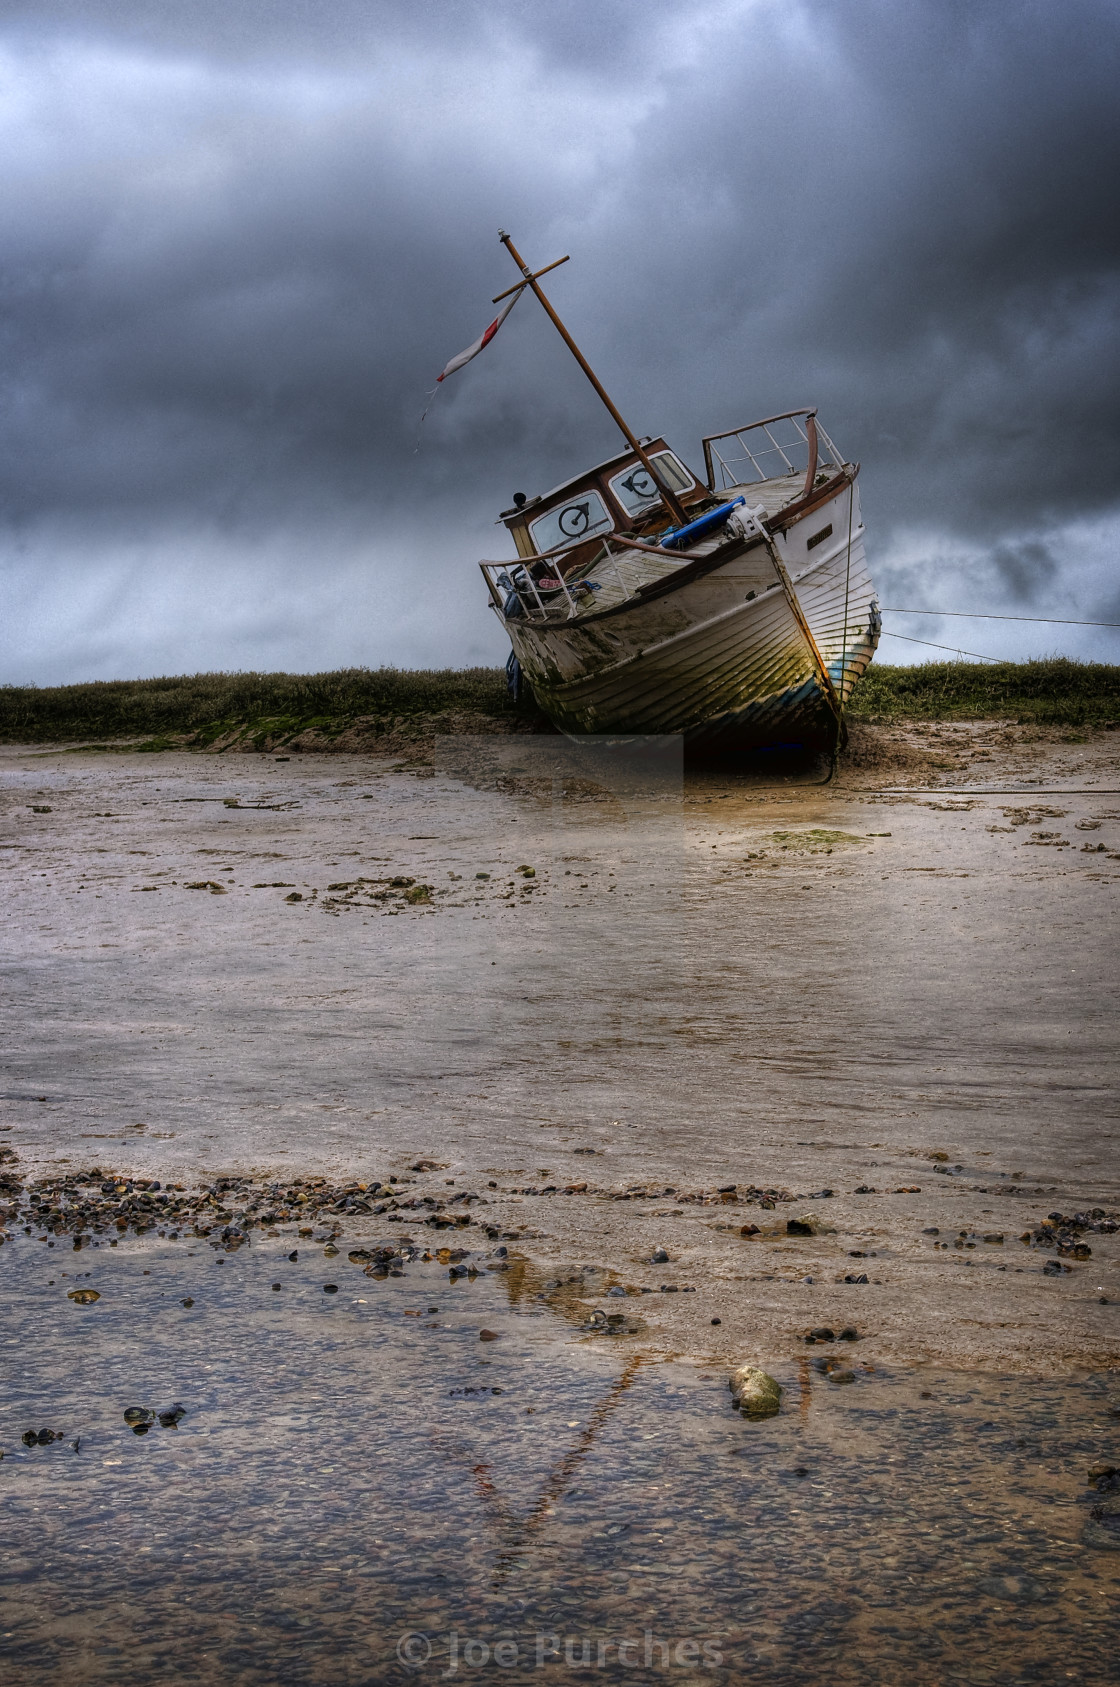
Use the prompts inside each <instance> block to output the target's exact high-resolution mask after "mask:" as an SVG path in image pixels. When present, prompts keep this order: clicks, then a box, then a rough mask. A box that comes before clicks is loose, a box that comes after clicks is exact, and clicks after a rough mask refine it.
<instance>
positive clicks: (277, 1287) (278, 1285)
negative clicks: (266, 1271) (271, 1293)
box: [272, 1283, 284, 1289]
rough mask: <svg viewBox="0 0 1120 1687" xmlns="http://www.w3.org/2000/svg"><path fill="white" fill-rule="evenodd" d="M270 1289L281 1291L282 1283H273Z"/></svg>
mask: <svg viewBox="0 0 1120 1687" xmlns="http://www.w3.org/2000/svg"><path fill="white" fill-rule="evenodd" d="M272 1287H273V1288H274V1289H282V1288H283V1287H284V1285H283V1283H273V1285H272Z"/></svg>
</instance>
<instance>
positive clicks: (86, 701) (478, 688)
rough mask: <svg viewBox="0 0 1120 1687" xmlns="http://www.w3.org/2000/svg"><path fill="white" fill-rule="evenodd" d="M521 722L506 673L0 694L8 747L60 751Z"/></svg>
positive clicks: (368, 673) (362, 675) (259, 678)
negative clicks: (371, 727) (73, 743)
mask: <svg viewBox="0 0 1120 1687" xmlns="http://www.w3.org/2000/svg"><path fill="white" fill-rule="evenodd" d="M515 713H516V710H515V708H514V705H513V704H512V703H511V702H510V699H509V696H508V694H507V691H506V676H505V673H504V672H503V671H502V669H500V668H442V669H418V670H402V669H398V668H372V669H370V668H342V669H339V670H338V671H337V672H335V673H326V674H252V673H250V674H184V675H180V676H176V677H169V678H163V679H145V680H94V681H90V682H89V683H87V684H84V685H54V686H2V687H0V742H4V743H8V744H11V743H48V742H49V743H60V742H64V741H68V740H76V739H91V738H92V739H114V738H135V737H146V738H151V739H155V740H156V741H157V743H158V742H159V741H160V740H162V739H165V738H170V737H171V736H172V735H175V736H178V735H180V734H183V733H186V734H189V735H190V737H191V739H192V740H193V741H194V742H196V743H198V744H200V745H205V744H208V743H212V742H213V741H214V739H216V738H220V737H222V736H223V735H224V734H225V733H228V732H230V731H233V730H235V729H237V728H239V727H250V728H251V729H252V730H253V731H254V732H262V733H267V734H268V735H269V736H275V735H281V736H286V735H289V734H293V733H297V732H304V731H307V730H309V729H315V730H318V731H319V732H324V733H327V734H328V735H331V734H337V733H339V732H341V731H344V730H345V729H346V727H348V726H349V725H351V724H352V723H353V722H354V721H356V720H364V721H371V722H377V723H380V724H383V725H384V727H385V729H386V730H390V729H391V728H393V727H394V726H399V725H400V724H407V723H409V722H417V723H419V722H421V721H426V720H431V718H432V717H433V716H440V715H443V716H446V715H449V714H451V715H454V714H467V715H490V716H498V717H503V718H508V717H510V716H512V715H514V714H515Z"/></svg>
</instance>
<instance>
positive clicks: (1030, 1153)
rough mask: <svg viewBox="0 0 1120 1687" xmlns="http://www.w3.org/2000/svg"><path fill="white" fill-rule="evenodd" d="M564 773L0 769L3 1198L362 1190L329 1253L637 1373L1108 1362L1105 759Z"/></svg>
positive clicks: (534, 751)
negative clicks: (451, 1247) (606, 1335)
mask: <svg viewBox="0 0 1120 1687" xmlns="http://www.w3.org/2000/svg"><path fill="white" fill-rule="evenodd" d="M570 748H571V747H570V746H568V745H567V744H566V741H562V740H551V739H531V740H521V741H513V740H502V741H501V742H500V743H498V742H496V741H493V740H485V739H467V738H461V739H451V738H449V739H444V740H438V741H437V743H436V746H435V749H434V752H433V753H432V755H431V756H430V757H421V758H420V759H419V760H418V761H417V762H416V763H411V764H410V763H400V762H396V763H394V762H392V761H389V760H386V759H384V758H382V759H376V758H372V757H369V756H354V755H330V754H317V755H300V754H290V755H288V756H287V757H285V758H283V759H276V758H274V757H272V756H260V755H257V756H248V755H237V756H221V755H206V754H197V753H193V754H188V753H164V754H138V753H130V752H128V751H124V752H120V753H113V754H106V753H103V752H84V751H82V750H81V749H80V748H78V749H65V748H64V749H59V750H56V749H51V750H50V751H44V750H43V749H42V748H41V747H36V746H32V747H20V746H16V747H8V748H5V749H4V750H3V751H2V752H0V787H2V792H3V830H2V836H0V842H2V844H3V850H2V852H0V853H2V857H3V861H4V867H3V871H4V874H5V897H4V901H5V907H6V911H7V921H6V924H7V939H6V944H5V951H6V953H5V972H6V975H7V983H8V1006H7V1010H6V1019H7V1027H8V1034H7V1037H6V1044H7V1053H6V1056H5V1060H4V1065H5V1072H4V1082H3V1098H2V1112H0V1117H2V1119H3V1133H4V1134H3V1136H2V1138H0V1141H2V1143H3V1144H4V1145H5V1146H6V1147H7V1148H9V1149H10V1150H12V1151H13V1152H14V1154H15V1156H16V1160H15V1162H14V1164H15V1165H16V1166H17V1168H18V1171H19V1175H20V1176H21V1178H23V1179H24V1180H25V1181H27V1182H28V1183H29V1184H30V1183H32V1182H34V1180H36V1179H40V1180H41V1179H44V1178H45V1179H48V1180H50V1179H57V1178H60V1177H66V1176H70V1175H73V1174H75V1173H77V1172H80V1171H83V1170H86V1169H89V1168H93V1167H96V1168H98V1169H99V1170H100V1171H103V1172H106V1173H107V1172H108V1171H110V1170H111V1171H112V1172H113V1173H130V1174H132V1175H133V1176H134V1177H136V1178H141V1177H143V1178H147V1179H158V1180H161V1181H162V1183H163V1184H164V1185H165V1186H166V1185H167V1184H168V1183H176V1184H180V1185H182V1186H183V1187H184V1189H188V1190H189V1189H190V1188H192V1187H194V1186H196V1185H199V1184H200V1183H202V1182H206V1181H212V1180H213V1179H214V1178H215V1177H235V1176H239V1177H246V1178H248V1179H250V1180H251V1182H252V1183H253V1184H255V1185H259V1186H260V1187H261V1188H262V1189H263V1188H265V1187H268V1186H275V1185H276V1182H277V1180H280V1181H281V1182H282V1183H283V1185H284V1187H285V1189H287V1188H289V1187H291V1186H292V1184H293V1183H294V1182H297V1181H301V1180H307V1179H312V1178H316V1177H317V1178H322V1179H324V1180H325V1184H324V1186H323V1187H324V1188H327V1187H331V1188H335V1187H342V1186H345V1185H346V1184H347V1183H348V1181H351V1180H360V1181H362V1182H365V1183H366V1184H367V1187H370V1188H374V1189H376V1188H377V1186H378V1185H379V1184H381V1185H384V1187H383V1188H382V1189H381V1191H380V1196H379V1199H378V1202H377V1211H376V1212H370V1211H368V1210H367V1213H365V1214H362V1213H360V1212H355V1213H352V1214H351V1215H350V1216H348V1217H346V1218H345V1220H344V1221H340V1220H337V1219H336V1220H332V1223H333V1225H334V1228H335V1230H336V1231H341V1230H342V1229H343V1224H344V1225H345V1232H346V1235H347V1236H348V1237H351V1236H352V1237H355V1238H358V1237H359V1236H360V1235H365V1234H369V1235H372V1234H373V1233H374V1232H377V1233H378V1234H379V1235H389V1236H393V1235H399V1234H402V1233H403V1232H405V1231H406V1230H407V1232H408V1234H409V1236H410V1237H411V1238H413V1239H415V1240H416V1242H417V1244H418V1246H420V1247H423V1246H426V1245H429V1244H430V1247H431V1249H432V1250H433V1251H434V1250H436V1249H438V1247H439V1246H440V1245H441V1244H443V1243H445V1242H446V1240H447V1236H446V1235H445V1234H444V1232H445V1231H447V1230H449V1229H450V1227H451V1226H452V1223H453V1222H454V1241H455V1243H456V1245H457V1246H459V1247H461V1248H465V1249H468V1250H470V1249H472V1248H473V1249H486V1248H489V1249H491V1250H492V1248H493V1246H494V1244H495V1243H496V1242H498V1241H501V1243H502V1245H503V1246H505V1247H506V1248H507V1249H508V1250H509V1251H510V1253H511V1254H514V1255H515V1256H516V1258H517V1261H518V1269H517V1272H516V1274H515V1276H516V1281H517V1284H518V1293H519V1294H520V1295H524V1294H526V1293H530V1292H531V1293H532V1295H534V1296H540V1297H542V1299H544V1300H546V1301H547V1302H548V1303H549V1304H551V1305H552V1306H554V1307H555V1309H556V1310H557V1311H559V1312H561V1313H563V1314H564V1315H565V1316H567V1317H568V1318H570V1319H573V1320H575V1321H577V1322H578V1321H580V1320H582V1319H585V1318H587V1317H588V1316H589V1310H588V1309H589V1307H590V1306H591V1304H592V1299H590V1298H589V1295H590V1296H592V1297H593V1296H594V1295H598V1296H599V1297H600V1298H599V1299H598V1300H594V1305H596V1306H598V1305H599V1304H600V1301H601V1298H602V1295H603V1291H604V1287H605V1285H606V1284H607V1283H610V1284H612V1285H614V1286H616V1287H617V1288H619V1289H625V1290H627V1291H628V1293H627V1295H626V1298H625V1300H623V1299H622V1297H621V1296H616V1297H615V1300H616V1303H617V1305H618V1306H620V1307H624V1308H625V1310H626V1312H627V1316H628V1320H629V1321H630V1323H632V1324H633V1328H634V1331H635V1333H634V1334H633V1335H630V1336H627V1337H626V1338H625V1339H626V1341H627V1343H628V1344H632V1345H634V1346H636V1347H640V1348H641V1349H642V1351H643V1352H646V1353H647V1354H649V1355H651V1356H660V1357H665V1356H668V1355H675V1356H683V1357H686V1358H691V1359H700V1360H703V1361H705V1362H708V1361H718V1362H727V1363H729V1364H730V1363H732V1362H734V1363H742V1362H743V1361H745V1360H749V1361H751V1362H754V1363H759V1364H763V1365H766V1364H772V1363H774V1362H776V1361H777V1359H778V1358H779V1357H781V1356H783V1355H787V1356H788V1355H789V1354H790V1353H791V1352H792V1351H794V1349H795V1348H796V1347H797V1344H799V1343H801V1342H803V1341H804V1339H805V1336H806V1334H807V1333H808V1332H809V1331H810V1330H811V1329H813V1328H816V1327H831V1328H834V1329H835V1330H837V1331H839V1330H840V1329H841V1328H842V1327H848V1326H850V1327H854V1328H856V1329H857V1330H858V1333H859V1335H860V1338H861V1355H866V1356H868V1357H870V1356H871V1355H872V1354H874V1357H875V1358H876V1359H877V1360H881V1361H883V1362H887V1363H893V1364H906V1365H910V1366H913V1365H919V1366H920V1365H922V1364H941V1365H945V1364H951V1365H953V1366H956V1367H962V1368H968V1367H970V1366H976V1367H984V1368H988V1369H998V1370H1000V1371H1001V1372H1014V1371H1020V1372H1032V1373H1037V1372H1039V1371H1040V1370H1043V1371H1045V1372H1047V1373H1060V1372H1062V1371H1067V1372H1068V1371H1083V1370H1088V1369H1097V1370H1099V1369H1102V1368H1105V1369H1107V1368H1108V1367H1110V1366H1114V1365H1115V1364H1117V1363H1118V1362H1120V1271H1118V1263H1120V1237H1118V1236H1117V1234H1116V1232H1115V1220H1116V1219H1117V1217H1118V1215H1120V1161H1118V1155H1117V1075H1118V1073H1117V1068H1118V1054H1117V1050H1118V1046H1120V1037H1118V1034H1117V1032H1118V1026H1117V1018H1118V1010H1117V991H1116V983H1117V946H1116V918H1117V913H1116V910H1117V901H1116V898H1117V895H1118V890H1120V741H1118V739H1117V736H1116V735H1115V734H1114V733H1110V732H1092V731H1087V732H1084V733H1077V734H1072V733H1069V732H1065V733H1063V732H1061V731H1059V730H1056V729H1055V730H1050V731H1046V730H1039V729H1031V730H1029V731H1024V730H1022V729H1017V728H1015V727H1013V726H1010V725H1004V724H1001V723H992V722H985V723H954V724H952V725H949V726H941V727H934V728H929V727H921V726H913V725H912V726H906V725H902V726H896V727H891V728H889V729H879V730H878V731H877V730H876V729H874V728H869V727H862V728H860V729H859V731H858V734H857V737H856V740H855V742H854V744H853V748H852V753H851V755H850V756H849V757H848V758H847V759H846V761H845V762H844V764H843V765H842V767H841V770H840V773H839V776H838V777H837V778H836V779H835V780H833V781H831V782H828V783H825V784H820V783H810V782H809V781H810V780H813V779H816V778H818V777H819V775H818V774H816V773H814V772H812V771H805V772H804V773H802V774H794V775H790V774H788V773H783V774H782V776H781V777H778V778H775V779H769V778H764V777H762V776H760V775H759V774H758V773H757V772H753V773H751V774H742V773H735V772H734V771H729V770H728V769H726V768H720V769H707V770H704V769H700V770H687V771H683V772H679V771H677V770H676V767H675V764H674V763H673V762H672V758H671V756H670V758H669V760H668V761H667V762H664V763H663V764H661V765H660V766H659V769H658V772H657V774H656V777H654V778H653V779H652V780H651V781H649V782H648V783H646V784H643V783H642V780H641V779H639V780H638V781H637V782H636V783H635V780H634V779H633V778H632V777H630V776H629V775H627V776H625V777H622V778H621V779H620V778H619V777H616V775H615V773H614V772H612V770H611V766H610V765H609V763H608V762H605V761H602V762H600V763H596V764H595V765H594V766H590V765H589V766H587V767H585V768H583V769H582V770H581V769H580V768H579V767H577V766H574V764H573V763H572V762H571V760H570V759H564V758H566V757H569V754H570ZM557 758H560V759H559V760H557ZM390 1179H392V1180H393V1181H392V1182H390ZM308 1187H310V1186H308ZM312 1193H314V1191H313V1190H312ZM464 1197H468V1198H467V1199H464ZM267 1205H268V1203H267V1202H266V1203H265V1206H267ZM272 1205H273V1208H274V1209H275V1206H276V1203H275V1201H274V1202H273V1203H272ZM363 1205H365V1206H366V1207H367V1209H368V1207H369V1203H363ZM307 1210H308V1211H309V1212H313V1211H315V1210H316V1206H315V1202H314V1201H313V1202H312V1206H311V1207H310V1208H308V1209H307ZM1050 1215H1058V1217H1057V1218H1051V1217H1050ZM1094 1215H1095V1216H1094ZM297 1217H298V1211H297V1210H292V1211H291V1212H290V1213H288V1212H286V1213H285V1217H283V1218H280V1219H274V1220H273V1221H272V1222H275V1223H277V1224H279V1225H280V1227H281V1230H282V1231H283V1229H284V1227H285V1225H286V1224H287V1225H290V1226H294V1225H295V1223H296V1219H297ZM1058 1219H1060V1220H1061V1221H1062V1222H1058ZM464 1221H466V1222H464ZM1070 1221H1072V1222H1070ZM389 1226H392V1228H391V1229H389V1228H388V1227H389ZM425 1226H428V1228H424V1227H425ZM586 1264H593V1265H594V1266H595V1267H596V1268H597V1270H598V1273H599V1275H597V1276H596V1279H595V1283H594V1285H593V1288H592V1290H590V1291H587V1292H585V1290H586V1283H585V1282H584V1281H583V1279H581V1278H580V1277H579V1270H580V1267H581V1266H583V1265H586ZM350 1269H354V1267H352V1266H351V1267H350ZM643 1291H645V1292H643ZM604 1304H606V1303H604ZM714 1320H719V1322H718V1323H716V1322H714ZM802 1351H803V1349H802Z"/></svg>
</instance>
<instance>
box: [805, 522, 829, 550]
mask: <svg viewBox="0 0 1120 1687" xmlns="http://www.w3.org/2000/svg"><path fill="white" fill-rule="evenodd" d="M831 533H832V523H831V522H829V524H828V526H827V527H822V528H821V530H820V532H819V533H814V534H813V537H812V538H811V539H809V540H808V541H807V542H806V545H805V549H806V550H807V551H811V550H812V549H813V546H814V545H823V544H824V542H825V540H826V539H827V538H829V537H830V536H831Z"/></svg>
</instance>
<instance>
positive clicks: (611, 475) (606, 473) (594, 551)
mask: <svg viewBox="0 0 1120 1687" xmlns="http://www.w3.org/2000/svg"><path fill="white" fill-rule="evenodd" d="M640 443H641V446H642V449H643V450H644V451H645V453H646V455H647V457H648V458H649V459H650V461H651V462H652V463H653V464H654V466H655V467H656V469H657V472H658V474H659V475H660V476H661V477H662V479H663V480H664V482H665V484H666V485H667V486H668V487H669V488H670V490H671V491H673V492H675V493H676V495H677V497H678V498H679V499H680V502H681V503H682V504H683V505H684V506H685V508H686V509H688V510H689V511H690V513H692V509H693V506H696V513H697V514H698V513H699V507H700V506H703V505H705V504H709V503H711V502H712V494H711V492H710V491H709V490H708V487H707V486H706V485H705V484H704V482H703V481H702V480H700V479H699V478H698V477H697V476H696V475H694V474H693V473H692V471H691V469H689V468H688V467H687V466H686V465H685V464H684V463H683V462H682V461H681V459H680V458H679V457H678V456H677V454H676V452H675V451H670V449H669V447H668V446H667V445H666V443H665V441H664V440H663V439H643V440H642V441H641V442H640ZM500 519H501V520H502V521H503V522H504V523H505V525H506V527H507V528H508V529H509V531H510V533H511V534H512V535H513V542H514V544H515V545H516V546H517V554H518V556H519V557H523V558H525V559H526V560H528V559H529V558H531V557H539V556H543V555H547V553H548V552H550V551H551V552H554V553H556V554H554V555H553V556H552V557H550V559H549V567H550V569H551V571H553V572H555V573H557V574H559V575H560V576H561V577H563V578H566V577H567V576H568V575H570V574H571V573H573V572H575V571H578V570H579V569H580V568H581V567H583V566H585V565H587V564H589V563H590V562H591V561H592V559H593V558H594V557H595V556H597V555H598V554H599V552H600V551H601V549H602V543H603V540H604V538H605V537H606V536H607V535H608V534H610V533H624V534H626V535H627V536H628V537H629V538H633V539H643V540H644V539H647V538H648V539H650V540H654V539H656V537H657V536H658V535H660V534H662V533H664V532H665V531H666V530H667V529H668V528H670V527H672V526H673V525H674V523H673V521H672V518H671V516H670V514H669V511H668V510H667V509H666V508H665V504H664V502H663V501H662V498H661V494H660V492H659V491H658V488H657V486H656V485H655V484H654V482H653V479H652V478H651V476H650V473H649V470H648V469H647V468H646V467H645V466H644V465H643V464H642V463H641V461H640V460H639V459H638V457H637V456H636V455H635V453H634V452H633V451H631V450H626V451H620V452H618V453H617V454H616V455H615V456H613V457H608V458H607V460H606V461H605V462H603V463H598V464H596V466H595V467H594V468H592V469H587V470H585V471H584V473H583V474H579V475H575V476H574V477H573V478H572V479H571V480H566V481H564V482H563V484H562V485H560V486H556V487H554V488H553V489H552V491H551V492H546V493H543V494H542V495H540V496H538V497H536V498H526V497H525V496H524V494H523V493H520V492H519V493H517V494H516V495H515V497H514V501H513V508H512V509H508V510H503V511H502V513H501V518H500Z"/></svg>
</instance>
